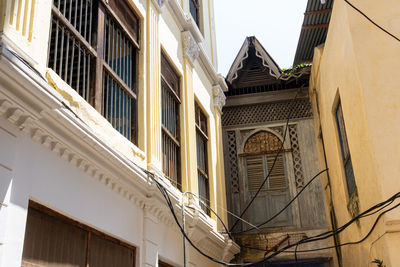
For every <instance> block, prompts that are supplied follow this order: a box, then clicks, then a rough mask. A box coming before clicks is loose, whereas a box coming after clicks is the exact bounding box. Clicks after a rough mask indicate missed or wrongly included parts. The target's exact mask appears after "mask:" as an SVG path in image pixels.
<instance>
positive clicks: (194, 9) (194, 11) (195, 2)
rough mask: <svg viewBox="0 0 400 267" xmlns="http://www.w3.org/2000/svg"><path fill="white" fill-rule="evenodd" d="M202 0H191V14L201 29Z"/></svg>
mask: <svg viewBox="0 0 400 267" xmlns="http://www.w3.org/2000/svg"><path fill="white" fill-rule="evenodd" d="M199 1H200V0H189V9H190V14H191V15H192V17H193V19H194V21H195V22H196V24H197V26H198V27H199V28H200V3H199Z"/></svg>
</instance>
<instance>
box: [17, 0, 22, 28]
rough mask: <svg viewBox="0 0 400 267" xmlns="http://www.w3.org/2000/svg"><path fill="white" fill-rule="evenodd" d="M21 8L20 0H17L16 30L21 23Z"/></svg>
mask: <svg viewBox="0 0 400 267" xmlns="http://www.w3.org/2000/svg"><path fill="white" fill-rule="evenodd" d="M21 8H22V0H19V1H18V11H17V27H16V29H17V31H18V30H19V27H20V24H21Z"/></svg>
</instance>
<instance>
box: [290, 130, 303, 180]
mask: <svg viewBox="0 0 400 267" xmlns="http://www.w3.org/2000/svg"><path fill="white" fill-rule="evenodd" d="M289 136H290V144H291V146H292V156H293V169H294V178H295V181H296V187H297V188H302V187H303V186H304V175H303V167H302V163H301V155H300V146H299V138H298V137H297V126H296V125H290V126H289Z"/></svg>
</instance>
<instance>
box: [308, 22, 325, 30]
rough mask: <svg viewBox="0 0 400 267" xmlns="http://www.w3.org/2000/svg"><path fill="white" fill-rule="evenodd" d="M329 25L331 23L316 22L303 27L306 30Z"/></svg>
mask: <svg viewBox="0 0 400 267" xmlns="http://www.w3.org/2000/svg"><path fill="white" fill-rule="evenodd" d="M328 27H329V23H326V24H314V25H303V27H301V28H302V29H304V30H308V29H317V28H328Z"/></svg>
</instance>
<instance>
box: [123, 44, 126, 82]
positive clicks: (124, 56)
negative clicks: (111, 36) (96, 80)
mask: <svg viewBox="0 0 400 267" xmlns="http://www.w3.org/2000/svg"><path fill="white" fill-rule="evenodd" d="M122 44H123V49H122V51H123V57H122V59H123V64H122V66H123V69H124V71H123V72H122V74H123V76H122V80H123V81H124V82H125V83H126V38H124V40H123V43H122Z"/></svg>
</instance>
